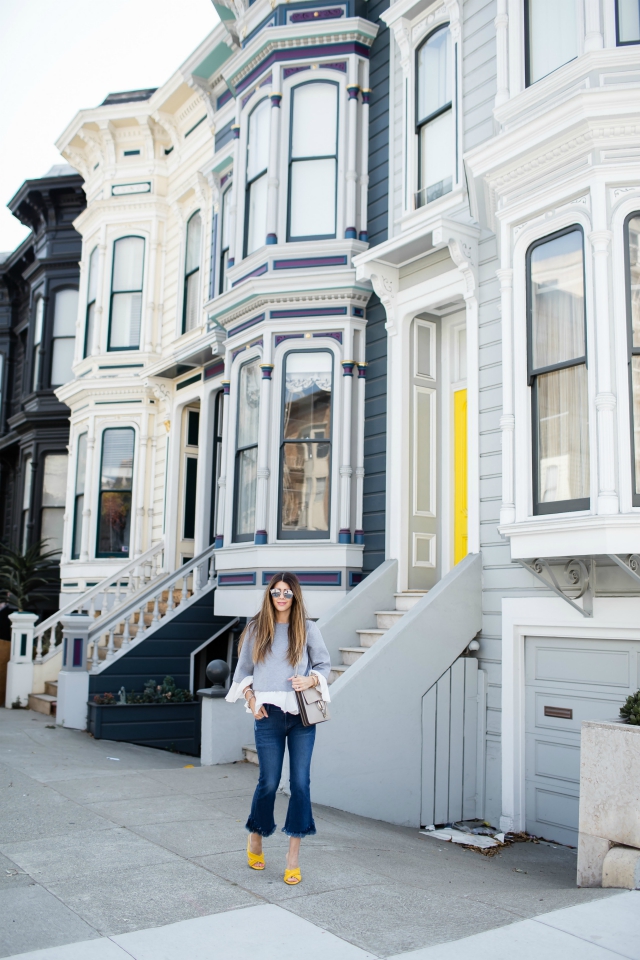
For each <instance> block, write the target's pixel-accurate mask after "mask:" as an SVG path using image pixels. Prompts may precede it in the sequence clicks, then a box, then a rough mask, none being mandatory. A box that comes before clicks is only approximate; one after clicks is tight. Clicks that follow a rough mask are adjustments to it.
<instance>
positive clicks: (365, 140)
mask: <svg viewBox="0 0 640 960" xmlns="http://www.w3.org/2000/svg"><path fill="white" fill-rule="evenodd" d="M364 70H365V77H366V80H365V83H368V81H369V61H368V60H367V61H366V62H365V67H364ZM370 98H371V90H370V89H369V87H365V88H364V89H363V90H362V114H361V115H362V127H361V129H360V136H361V140H362V143H361V147H360V165H361V169H360V233H359V234H358V240H362V241H363V242H364V243H368V242H369V233H368V216H369V100H370Z"/></svg>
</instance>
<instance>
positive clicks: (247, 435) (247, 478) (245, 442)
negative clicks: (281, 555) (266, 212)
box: [233, 358, 260, 542]
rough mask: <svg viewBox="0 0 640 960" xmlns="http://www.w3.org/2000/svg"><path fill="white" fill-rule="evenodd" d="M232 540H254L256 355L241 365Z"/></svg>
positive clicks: (258, 377) (256, 439)
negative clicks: (253, 358)
mask: <svg viewBox="0 0 640 960" xmlns="http://www.w3.org/2000/svg"><path fill="white" fill-rule="evenodd" d="M238 380H239V384H238V425H237V434H236V469H235V503H234V523H233V528H234V529H233V539H234V540H235V541H237V542H242V541H246V540H253V535H254V533H255V517H256V485H257V479H258V426H259V415H260V365H259V360H258V359H257V358H256V359H255V360H252V361H251V362H250V363H245V364H243V366H242V367H240V376H239V378H238Z"/></svg>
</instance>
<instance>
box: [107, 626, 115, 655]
mask: <svg viewBox="0 0 640 960" xmlns="http://www.w3.org/2000/svg"><path fill="white" fill-rule="evenodd" d="M115 632H116V628H115V624H114V626H113V627H111V628H110V630H109V642H108V643H107V660H113V658H114V656H115V652H116V645H115V643H114V640H113V635H114V633H115Z"/></svg>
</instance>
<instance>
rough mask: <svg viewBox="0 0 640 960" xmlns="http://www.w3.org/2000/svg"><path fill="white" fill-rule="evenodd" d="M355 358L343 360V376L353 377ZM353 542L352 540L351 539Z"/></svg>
mask: <svg viewBox="0 0 640 960" xmlns="http://www.w3.org/2000/svg"><path fill="white" fill-rule="evenodd" d="M355 365H356V364H355V360H343V361H342V376H343V377H352V376H353V368H354V367H355ZM341 532H342V531H341ZM349 542H351V541H349Z"/></svg>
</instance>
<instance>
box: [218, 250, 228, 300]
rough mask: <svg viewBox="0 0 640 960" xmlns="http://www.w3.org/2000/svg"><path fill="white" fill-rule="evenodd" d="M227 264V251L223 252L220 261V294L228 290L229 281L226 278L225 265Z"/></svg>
mask: <svg viewBox="0 0 640 960" xmlns="http://www.w3.org/2000/svg"><path fill="white" fill-rule="evenodd" d="M228 263H229V251H228V250H225V251H224V253H223V254H222V259H221V261H220V291H219V292H220V293H225V292H226V291H227V290H228V289H229V279H228V277H227V265H228Z"/></svg>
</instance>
